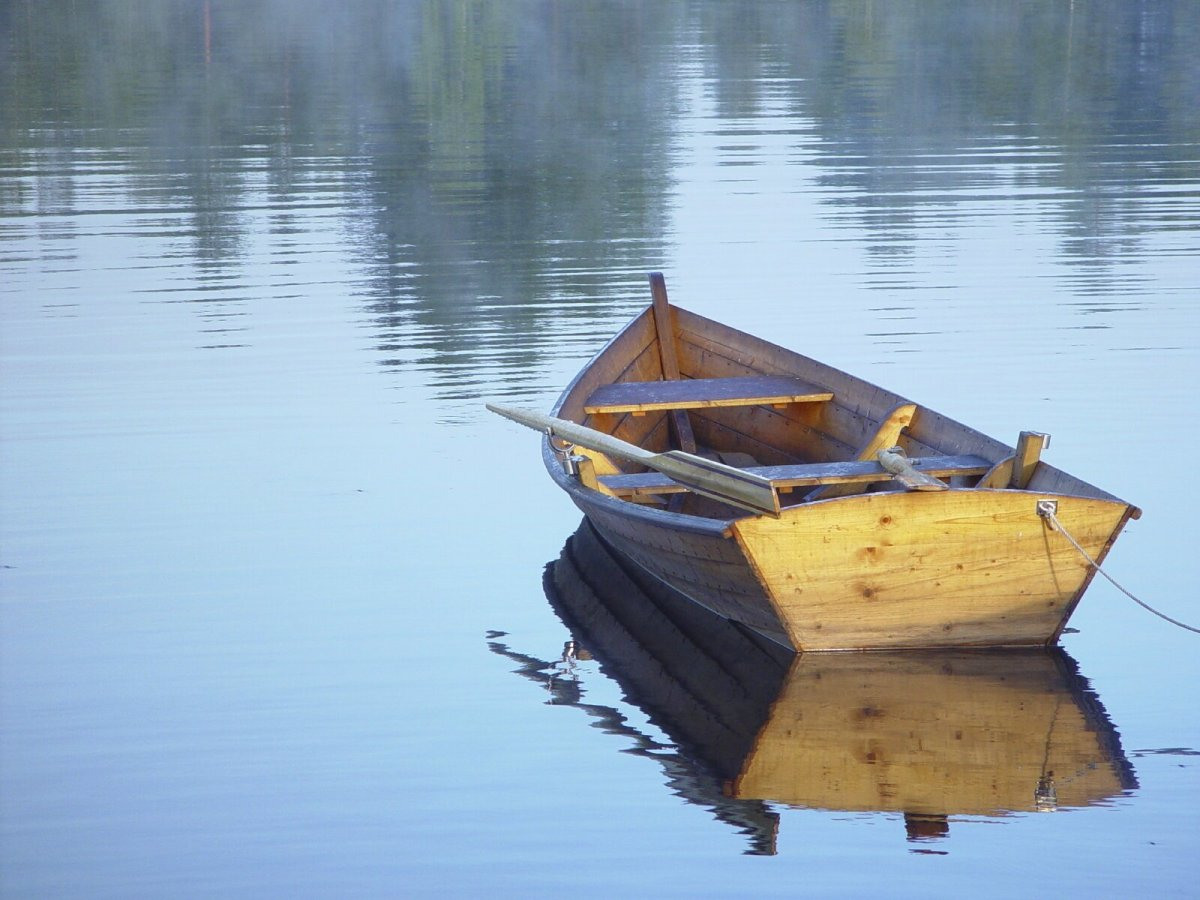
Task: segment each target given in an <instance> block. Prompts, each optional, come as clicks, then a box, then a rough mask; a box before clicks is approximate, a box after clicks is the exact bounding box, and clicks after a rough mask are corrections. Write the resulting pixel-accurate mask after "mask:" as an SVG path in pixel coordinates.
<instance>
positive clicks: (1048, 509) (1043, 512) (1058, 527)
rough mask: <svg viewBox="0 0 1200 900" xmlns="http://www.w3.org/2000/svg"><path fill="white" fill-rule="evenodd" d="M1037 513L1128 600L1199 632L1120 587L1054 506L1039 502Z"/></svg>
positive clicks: (1171, 621) (1174, 623)
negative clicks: (1085, 548)
mask: <svg viewBox="0 0 1200 900" xmlns="http://www.w3.org/2000/svg"><path fill="white" fill-rule="evenodd" d="M1038 515H1039V516H1041V517H1042V518H1044V519H1046V520H1047V521H1049V523H1050V527H1051V528H1052V529H1054V530H1055V531H1057V532H1059V533H1060V534H1061V535H1062V536H1063V537H1065V538H1066V539H1067V540H1068V541H1069V542H1070V543H1071V546H1072V547H1074V548H1075V549H1076V550H1078V551H1079V555H1080V556H1082V557H1083V558H1084V559H1086V560H1087V561H1088V565H1090V566H1091V567H1092V568H1093V569H1095V570H1096V571H1097V572H1099V573H1100V574H1101V575H1103V576H1104V577H1105V578H1107V579H1108V580H1109V582H1111V583H1112V586H1113V587H1115V588H1116V589H1117V590H1118V591H1120V592H1121V593H1122V594H1124V595H1125V596H1126V597H1128V598H1129V599H1130V600H1132V601H1133V602H1134V603H1136V604H1137V605H1138V606H1140V607H1141V608H1142V609H1144V610H1146V611H1147V612H1152V613H1154V615H1156V616H1158V617H1159V618H1160V619H1165V620H1166V621H1168V622H1170V623H1171V624H1172V625H1178V626H1179V627H1180V628H1183V629H1184V630H1186V631H1194V632H1195V633H1196V634H1200V628H1196V627H1195V626H1193V625H1188V624H1186V623H1184V622H1180V621H1179V620H1178V619H1172V618H1171V617H1170V616H1168V615H1167V614H1166V613H1161V612H1159V611H1158V610H1157V609H1155V608H1154V607H1153V606H1151V605H1150V604H1149V603H1144V602H1143V601H1141V600H1139V599H1138V598H1137V597H1135V596H1134V595H1133V594H1132V593H1130V592H1129V591H1128V590H1127V589H1125V588H1124V587H1122V586H1121V585H1120V584H1119V583H1118V582H1117V580H1116V579H1115V578H1113V577H1112V576H1111V575H1109V574H1108V573H1107V572H1105V571H1104V569H1102V568H1100V563H1098V562H1096V561H1095V560H1094V559H1092V558H1091V557H1090V556H1089V555H1088V552H1087V551H1086V550H1084V549H1083V548H1082V547H1081V546H1079V541H1077V540H1075V538H1073V537H1072V536H1071V532H1069V531H1067V529H1066V527H1065V526H1064V525H1063V523H1062V522H1060V521H1058V516H1057V515H1056V514H1055V511H1054V508H1053V507H1052V506H1051V505H1050V504H1049V503H1046V504H1042V503H1039V504H1038Z"/></svg>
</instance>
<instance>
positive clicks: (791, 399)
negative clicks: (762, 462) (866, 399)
mask: <svg viewBox="0 0 1200 900" xmlns="http://www.w3.org/2000/svg"><path fill="white" fill-rule="evenodd" d="M832 397H833V393H832V392H831V391H827V390H824V389H822V388H818V387H814V386H813V385H811V384H806V383H804V382H802V381H799V380H797V379H795V378H784V377H781V376H769V375H748V376H742V377H739V378H693V379H688V380H685V381H624V382H621V383H619V384H606V385H602V386H600V387H598V388H597V389H596V390H595V391H594V392H593V393H592V395H591V396H590V397H588V399H587V402H586V403H585V404H584V407H583V408H584V412H587V413H619V412H643V413H644V412H652V411H655V410H663V409H703V408H705V407H714V406H759V405H771V404H779V403H782V404H788V403H812V402H821V401H825V400H829V399H831V398H832Z"/></svg>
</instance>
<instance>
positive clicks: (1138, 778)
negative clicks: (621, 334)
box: [0, 0, 1200, 896]
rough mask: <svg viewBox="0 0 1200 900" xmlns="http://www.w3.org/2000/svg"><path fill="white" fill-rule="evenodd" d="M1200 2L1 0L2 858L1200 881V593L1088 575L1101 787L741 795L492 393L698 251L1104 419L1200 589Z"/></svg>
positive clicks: (706, 309)
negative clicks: (493, 406)
mask: <svg viewBox="0 0 1200 900" xmlns="http://www.w3.org/2000/svg"><path fill="white" fill-rule="evenodd" d="M1198 45H1200V6H1197V5H1195V4H1193V3H1189V2H1165V0H1164V2H1135V3H1129V2H1116V0H1112V2H1088V3H1072V4H1057V5H1055V4H1051V5H1046V4H1041V3H1006V4H994V3H987V2H953V3H951V2H933V3H888V4H879V3H870V2H865V0H863V2H857V0H851V2H833V0H831V2H814V3H782V2H781V3H747V2H667V3H655V4H638V3H604V4H566V5H564V4H557V3H547V2H520V0H518V2H512V3H507V2H506V3H487V2H418V0H414V2H383V0H372V2H356V3H351V4H338V3H331V2H318V0H300V2H291V0H275V2H251V3H241V2H239V3H235V2H231V0H186V2H185V0H168V2H135V0H104V2H97V3H87V4H81V3H70V2H65V0H64V2H59V0H49V2H45V0H43V2H33V0H13V2H10V3H6V4H3V5H0V366H2V367H3V371H2V373H0V451H2V453H3V465H2V467H0V564H2V565H3V569H0V893H4V894H5V895H9V894H11V895H13V896H109V895H120V896H162V895H164V894H171V895H182V896H189V895H214V894H221V895H226V896H230V895H232V896H237V895H262V894H268V895H273V894H283V893H288V894H297V895H310V896H332V895H337V896H347V895H349V896H378V895H393V894H417V895H427V894H433V893H451V894H458V893H467V892H472V893H474V892H479V891H481V890H484V889H486V890H488V891H489V892H491V893H499V894H502V895H513V896H519V895H528V894H529V893H530V892H533V891H538V892H542V891H546V890H553V889H555V888H562V889H564V890H570V891H571V892H572V893H573V894H585V895H591V894H601V893H604V894H628V895H639V894H649V893H654V894H665V895H670V894H693V893H708V894H711V895H718V896H728V895H733V894H741V893H749V892H756V893H785V892H788V893H790V892H792V891H794V890H795V888H796V885H797V884H804V885H806V887H807V888H809V889H811V890H813V891H814V892H820V893H849V894H855V893H860V892H862V891H866V890H874V889H878V888H879V887H881V886H889V887H891V888H892V889H893V890H896V891H897V892H899V893H902V894H907V893H916V892H918V891H920V892H922V893H927V892H929V891H930V890H932V891H933V892H935V893H950V892H952V891H955V890H958V889H963V888H966V887H968V886H969V887H970V888H971V889H972V890H974V891H976V892H978V891H979V890H984V891H985V892H987V891H988V888H986V887H981V886H982V885H990V886H991V888H990V890H991V891H992V892H994V893H995V894H1001V893H1005V894H1008V893H1011V892H1012V891H1014V890H1017V889H1022V888H1024V889H1027V887H1028V884H1029V883H1030V873H1031V872H1036V873H1037V878H1036V879H1035V881H1036V883H1037V884H1038V885H1039V887H1040V888H1043V889H1045V890H1046V891H1047V892H1050V891H1054V892H1058V893H1063V894H1068V895H1086V894H1094V893H1095V892H1097V891H1101V890H1103V891H1106V892H1120V893H1125V892H1127V890H1128V889H1131V888H1133V887H1134V886H1136V887H1137V889H1138V890H1139V891H1140V892H1145V891H1146V890H1150V891H1152V892H1154V893H1156V894H1164V895H1182V894H1184V893H1186V892H1187V891H1188V890H1190V889H1191V882H1192V877H1191V874H1190V868H1191V859H1192V857H1193V856H1194V851H1195V839H1194V836H1193V832H1194V829H1193V828H1192V827H1191V819H1192V810H1193V809H1194V807H1195V805H1196V803H1197V801H1198V800H1200V781H1198V778H1197V769H1196V766H1195V764H1194V762H1193V760H1194V759H1195V753H1196V750H1197V749H1200V734H1198V731H1200V723H1198V722H1197V717H1196V715H1195V712H1194V710H1193V708H1192V706H1193V704H1190V703H1189V702H1188V701H1187V696H1188V685H1190V684H1194V683H1195V682H1196V679H1197V677H1198V676H1200V671H1197V663H1196V659H1197V658H1198V657H1197V654H1196V652H1195V641H1194V638H1193V637H1191V636H1188V635H1185V634H1184V633H1183V632H1180V631H1178V630H1176V629H1172V628H1171V627H1170V626H1167V625H1165V624H1164V623H1161V622H1160V621H1158V620H1155V619H1153V618H1151V617H1149V616H1148V615H1146V614H1145V613H1144V612H1142V611H1140V610H1138V609H1137V608H1136V607H1135V606H1133V604H1131V603H1129V602H1128V601H1127V600H1126V599H1125V598H1124V597H1122V596H1121V595H1120V594H1119V593H1118V592H1117V591H1116V590H1115V589H1113V588H1111V587H1110V586H1109V585H1107V584H1106V583H1102V582H1100V581H1099V580H1098V581H1097V583H1096V584H1095V585H1093V587H1092V588H1091V589H1090V591H1089V592H1088V594H1087V595H1086V596H1085V598H1084V601H1083V603H1082V604H1081V606H1080V608H1079V610H1078V612H1077V613H1076V615H1075V617H1074V618H1073V619H1072V623H1071V624H1072V626H1074V628H1075V629H1077V631H1076V632H1074V633H1071V634H1068V635H1067V636H1066V637H1065V639H1064V645H1065V648H1066V650H1067V651H1068V653H1069V654H1070V657H1071V660H1072V663H1071V664H1072V665H1075V666H1077V668H1078V674H1079V678H1081V679H1083V681H1084V682H1086V689H1085V688H1082V687H1079V688H1076V687H1073V688H1072V692H1073V693H1071V694H1070V696H1071V697H1072V698H1075V699H1073V700H1072V701H1071V703H1076V702H1078V704H1077V705H1079V706H1080V708H1083V709H1085V711H1087V712H1088V714H1089V715H1091V714H1092V710H1091V707H1090V705H1089V704H1090V701H1087V702H1084V701H1081V700H1078V698H1079V697H1081V696H1092V694H1094V695H1095V696H1096V697H1097V698H1098V700H1097V702H1099V703H1100V704H1101V705H1102V707H1103V710H1104V714H1103V716H1102V717H1100V718H1099V719H1096V720H1095V721H1098V722H1100V723H1101V724H1100V726H1097V727H1099V728H1100V731H1101V732H1102V733H1103V734H1105V735H1108V732H1109V731H1111V732H1112V733H1113V735H1115V738H1113V739H1115V740H1116V741H1117V743H1118V744H1119V748H1120V758H1121V760H1123V761H1124V763H1126V764H1127V765H1128V772H1126V770H1125V769H1124V768H1121V767H1120V766H1117V769H1116V770H1117V771H1119V772H1120V773H1121V777H1120V778H1119V779H1118V782H1119V784H1118V788H1119V789H1118V790H1116V791H1114V792H1111V793H1109V794H1107V795H1105V797H1104V799H1103V800H1102V801H1101V802H1096V803H1092V804H1088V805H1084V806H1080V807H1078V808H1073V809H1071V810H1070V811H1067V810H1065V809H1063V810H1060V811H1059V812H1058V813H1055V814H1045V815H1043V814H1038V813H1033V812H1028V811H1015V812H1011V813H1009V814H1004V815H994V816H988V815H977V814H964V815H960V816H957V817H956V816H953V815H951V816H950V820H949V826H948V830H947V832H946V833H945V834H943V835H940V836H937V837H936V838H935V839H934V840H933V841H932V842H929V841H925V840H921V841H917V842H914V841H911V840H906V837H905V825H906V823H905V821H904V819H903V815H902V814H900V813H896V812H895V811H891V812H888V811H877V812H869V811H854V812H851V811H848V810H849V806H847V807H844V808H841V809H838V808H837V807H836V805H835V804H832V803H829V804H812V805H808V806H806V805H805V804H803V803H794V802H793V803H788V802H786V801H779V802H772V801H771V799H770V798H766V799H762V798H751V799H750V800H747V801H745V802H746V803H748V804H751V805H750V806H744V805H743V806H738V804H739V803H742V801H741V800H740V799H738V798H733V799H728V798H727V799H728V802H727V800H722V799H720V797H719V796H718V794H719V790H720V784H721V779H720V778H718V777H717V776H716V775H715V774H714V770H713V769H712V768H711V766H710V767H707V768H706V763H705V761H704V760H703V759H697V758H696V754H695V753H694V752H692V751H689V750H688V749H687V748H686V747H682V746H681V745H679V743H678V741H679V738H678V737H677V734H678V732H677V731H675V730H673V729H672V728H671V727H668V725H665V724H664V723H663V722H662V721H661V720H657V721H656V720H655V718H654V714H652V713H650V712H647V711H646V709H645V708H643V707H642V706H639V705H638V703H637V702H636V701H637V698H635V697H629V696H626V695H627V694H628V693H629V688H628V684H627V683H626V682H625V681H622V679H621V678H619V677H616V676H614V675H613V674H612V672H611V671H609V670H602V668H601V666H600V664H599V663H597V662H595V661H591V660H587V659H579V660H573V661H572V662H571V665H570V666H567V664H566V663H565V662H564V661H562V660H560V659H559V653H560V651H561V650H562V647H563V644H564V642H565V641H566V640H568V638H569V637H570V633H569V632H568V630H567V629H566V628H565V627H564V625H563V624H562V623H561V622H560V621H559V619H558V618H557V616H556V613H555V611H554V610H553V609H552V608H551V605H550V603H549V602H548V600H547V597H546V594H545V590H544V585H543V569H544V567H545V565H546V564H547V563H548V562H550V561H551V560H554V559H557V558H558V557H559V555H560V552H561V551H562V549H563V545H564V542H566V541H567V539H568V537H569V536H570V535H571V534H572V532H573V531H574V530H575V528H576V526H577V524H578V521H577V514H576V513H575V511H574V509H573V507H570V505H569V504H568V503H567V502H566V500H565V499H564V498H563V497H561V496H559V495H558V493H557V492H556V491H555V490H554V489H553V487H552V486H551V484H550V482H549V479H547V478H546V477H545V473H544V471H543V470H542V467H541V463H540V460H539V458H538V453H537V448H536V441H535V439H534V438H533V436H531V435H529V434H528V433H519V431H520V430H519V429H517V428H516V427H515V426H511V425H510V424H509V423H507V422H504V421H502V420H499V419H495V417H492V416H489V415H487V414H486V412H484V410H483V406H482V403H483V401H484V400H490V399H496V400H500V401H506V402H514V403H517V404H520V405H525V406H529V407H531V408H538V409H546V408H548V407H549V405H550V404H551V403H552V401H553V399H554V398H555V397H556V396H557V393H558V391H559V390H560V389H561V388H562V386H563V385H565V383H566V382H567V381H568V380H569V379H570V378H571V377H572V376H573V374H574V372H575V371H577V370H578V368H579V367H580V366H581V365H582V364H583V362H584V361H586V359H587V358H589V357H590V355H591V354H592V353H594V352H595V351H596V350H597V349H598V348H599V347H600V346H601V345H602V344H603V342H604V341H605V340H607V339H608V337H609V336H611V335H612V334H613V333H614V332H615V331H616V330H617V329H618V328H619V327H620V326H621V325H622V324H623V323H624V322H625V321H626V320H627V319H628V318H629V317H630V316H632V315H633V314H634V313H636V312H637V311H638V310H640V309H641V308H642V306H643V305H644V304H645V303H646V302H647V301H648V296H649V295H648V290H647V288H646V282H645V273H646V272H647V271H649V270H662V271H664V272H665V273H666V278H667V284H668V288H669V290H670V292H671V297H672V300H673V301H676V302H678V303H680V304H681V305H683V306H685V307H688V308H691V309H694V310H695V311H697V312H700V313H702V314H704V315H708V316H711V317H714V318H717V319H720V320H723V321H727V322H729V323H730V324H731V325H734V326H735V327H738V328H741V329H743V330H746V331H751V332H756V333H761V334H764V335H766V336H768V337H771V338H772V339H773V340H775V341H776V342H777V343H780V344H782V345H784V346H789V347H793V348H795V349H797V350H800V351H801V352H805V353H808V354H810V355H813V356H816V357H818V358H820V359H823V360H825V361H827V362H830V363H832V364H834V365H836V366H838V367H840V368H844V369H846V370H848V371H852V372H854V373H856V374H859V375H862V376H864V377H866V378H868V379H870V380H873V381H876V382H879V383H881V384H883V385H885V386H886V387H889V388H891V389H894V390H897V391H899V392H901V393H903V394H906V395H908V396H911V397H912V398H913V399H915V400H918V401H920V402H922V403H926V404H928V405H929V406H931V407H933V408H934V409H938V410H941V411H944V412H946V413H948V414H950V415H952V416H954V417H955V418H958V419H960V420H963V421H965V422H966V423H968V424H970V425H972V426H974V427H977V428H979V429H981V430H983V431H985V432H988V433H991V434H994V435H996V436H997V437H999V438H1001V439H1004V440H1006V441H1011V440H1013V439H1015V436H1016V434H1017V432H1018V431H1019V430H1021V429H1030V428H1032V429H1036V430H1041V431H1048V432H1051V433H1053V435H1054V441H1053V442H1052V444H1051V447H1050V449H1049V451H1048V453H1047V458H1048V460H1049V461H1050V462H1052V463H1053V464H1054V465H1056V466H1058V467H1060V468H1063V469H1066V470H1068V471H1070V472H1072V474H1076V475H1078V476H1079V477H1082V478H1084V479H1085V480H1087V481H1090V482H1093V483H1095V484H1097V485H1098V486H1100V487H1102V488H1104V489H1106V490H1108V491H1111V492H1113V493H1115V494H1117V495H1119V496H1121V497H1124V498H1127V499H1128V500H1129V501H1131V502H1133V503H1136V504H1137V505H1138V506H1140V507H1142V508H1143V509H1144V510H1145V516H1144V517H1143V519H1142V520H1141V521H1139V522H1137V523H1134V524H1133V525H1131V526H1130V528H1129V529H1128V530H1127V532H1126V534H1125V535H1124V537H1122V539H1121V540H1120V541H1119V542H1118V544H1117V546H1116V548H1115V550H1114V552H1113V554H1112V556H1111V557H1110V561H1109V564H1108V567H1109V568H1110V569H1111V570H1112V571H1113V573H1114V575H1116V577H1117V578H1118V579H1119V580H1121V581H1122V582H1123V583H1125V584H1127V585H1128V586H1129V587H1130V588H1131V589H1133V590H1134V591H1135V592H1136V593H1138V594H1139V596H1142V597H1144V598H1145V599H1146V600H1148V601H1149V602H1151V603H1153V604H1154V605H1156V606H1158V607H1160V608H1163V609H1164V610H1166V611H1168V612H1169V613H1171V614H1173V615H1175V616H1177V617H1179V618H1182V619H1184V620H1188V621H1192V622H1195V621H1196V620H1197V619H1198V618H1200V606H1197V604H1196V603H1195V601H1194V599H1193V598H1194V593H1195V591H1194V583H1195V577H1194V576H1195V574H1196V573H1195V566H1194V564H1193V563H1192V559H1193V558H1194V555H1195V554H1194V551H1193V549H1192V546H1191V539H1190V538H1191V534H1192V532H1193V531H1194V528H1193V527H1192V524H1191V523H1192V513H1191V505H1192V504H1191V501H1190V495H1191V492H1190V491H1189V490H1188V488H1187V481H1186V480H1180V479H1179V478H1178V476H1177V475H1175V474H1173V473H1174V468H1175V467H1173V466H1171V465H1164V462H1165V460H1167V459H1169V458H1172V457H1170V456H1169V455H1168V451H1169V452H1170V453H1183V454H1186V453H1187V448H1189V447H1191V446H1194V445H1195V444H1196V442H1197V440H1198V439H1200V435H1198V434H1197V425H1196V416H1195V415H1194V412H1193V410H1194V407H1195V402H1194V398H1193V394H1194V390H1193V385H1194V384H1195V382H1196V378H1197V377H1198V376H1200V365H1198V347H1200V328H1198V327H1197V326H1198V325H1200V311H1198V310H1197V305H1196V304H1197V302H1198V298H1200V117H1197V115H1196V98H1197V97H1198V96H1200V62H1198V61H1197V56H1196V53H1195V48H1196V46H1198ZM493 419H495V421H493ZM514 667H515V668H517V669H519V670H520V671H523V672H525V673H526V674H527V675H530V673H532V675H531V677H530V678H521V677H517V676H514V674H513V671H512V670H513V669H514ZM522 667H523V668H522ZM567 669H569V670H570V671H569V672H567ZM555 673H558V674H561V675H563V677H562V678H558V680H554V679H550V689H549V690H547V689H546V688H545V687H544V684H546V683H547V678H548V675H554V674H555ZM1071 683H1072V685H1074V684H1075V681H1071ZM564 691H565V692H566V693H565V694H564V693H563V692H564ZM556 692H557V693H556ZM1089 692H1091V693H1089ZM1064 708H1071V704H1070V703H1068V704H1067V706H1066V707H1064ZM581 710H582V711H583V714H581ZM597 721H598V722H602V723H606V724H604V725H603V727H589V724H590V723H592V722H597ZM1038 739H1041V738H1040V737H1039V738H1038ZM1106 739H1107V738H1106ZM1047 740H1049V739H1047ZM1010 746H1011V745H1010ZM1021 746H1024V745H1021ZM1106 746H1107V745H1106ZM696 784H700V785H703V786H704V791H703V792H701V794H696V795H694V796H690V795H689V792H688V790H687V789H685V788H684V787H681V785H684V786H686V785H696ZM1120 785H1124V787H1121V786H1120ZM1035 786H1036V785H1033V786H1031V787H1030V793H1031V796H1032V792H1033V790H1034V787H1035ZM701 795H702V798H701V799H698V797H701ZM1064 796H1065V790H1064ZM703 798H707V799H703ZM731 809H732V810H733V812H730V810H731ZM880 809H881V810H886V809H887V808H886V807H884V806H881V807H880ZM747 810H749V812H747ZM745 815H749V816H750V819H751V820H752V824H753V827H754V828H759V827H760V826H761V824H762V822H769V823H776V825H777V834H775V835H774V836H773V838H772V840H770V841H765V842H764V840H765V839H763V838H762V836H761V834H758V833H757V832H756V835H757V836H755V837H752V838H751V839H749V840H751V842H757V843H755V844H754V846H759V847H761V846H770V847H771V848H772V849H773V851H774V853H775V855H773V856H771V857H770V858H769V859H767V858H763V857H755V856H747V855H744V853H745V851H746V849H747V841H748V838H747V836H746V834H744V833H742V832H740V831H739V827H740V826H738V824H737V823H738V822H739V821H741V822H742V823H743V824H745V821H746V820H745V818H744V817H745ZM739 817H741V818H739ZM731 823H732V824H731ZM772 827H775V826H772ZM1047 847H1053V848H1054V853H1053V861H1052V863H1050V862H1048V858H1047V849H1046V848H1047ZM914 850H921V851H929V850H932V851H936V852H913V851H914ZM801 879H802V880H801Z"/></svg>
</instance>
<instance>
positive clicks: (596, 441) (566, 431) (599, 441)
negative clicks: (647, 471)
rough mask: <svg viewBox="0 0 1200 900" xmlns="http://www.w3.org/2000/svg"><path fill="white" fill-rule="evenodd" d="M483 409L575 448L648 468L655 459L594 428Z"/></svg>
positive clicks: (502, 408)
mask: <svg viewBox="0 0 1200 900" xmlns="http://www.w3.org/2000/svg"><path fill="white" fill-rule="evenodd" d="M487 408H488V409H490V410H491V411H492V412H494V413H496V414H497V415H501V416H504V418H506V419H512V420H513V421H514V422H520V423H521V424H522V425H525V426H528V427H529V428H532V429H533V430H534V431H541V432H544V433H546V434H550V435H553V436H554V437H560V438H562V439H563V440H566V441H570V442H571V443H573V444H579V445H580V446H582V447H587V448H588V449H589V450H598V451H599V452H601V453H607V454H609V455H610V456H619V457H620V458H621V459H628V460H632V461H633V462H639V463H643V464H648V463H649V461H650V460H651V459H653V458H654V456H655V455H656V454H654V453H651V452H650V451H649V450H643V449H642V448H641V447H639V446H637V444H631V443H629V442H628V441H623V440H621V439H620V438H618V437H613V436H612V435H611V434H605V433H604V432H603V431H597V430H596V429H595V428H588V427H587V426H586V425H580V424H578V423H576V422H569V421H567V420H566V419H557V418H555V417H554V416H546V415H542V414H541V413H535V412H532V411H531V410H528V409H518V408H517V407H515V406H506V405H504V404H501V403H488V404H487Z"/></svg>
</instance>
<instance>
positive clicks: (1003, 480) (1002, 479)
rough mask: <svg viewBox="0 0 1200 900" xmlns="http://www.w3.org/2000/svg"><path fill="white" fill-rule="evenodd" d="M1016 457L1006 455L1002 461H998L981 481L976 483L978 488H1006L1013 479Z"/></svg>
mask: <svg viewBox="0 0 1200 900" xmlns="http://www.w3.org/2000/svg"><path fill="white" fill-rule="evenodd" d="M1014 459H1015V457H1013V456H1006V457H1004V459H1002V460H1000V462H998V463H996V464H995V465H994V466H992V467H991V468H990V469H988V470H987V473H986V474H985V475H984V476H983V477H982V478H980V479H979V483H978V484H976V485H975V487H977V488H1006V487H1008V483H1009V482H1010V481H1012V473H1013V460H1014Z"/></svg>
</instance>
